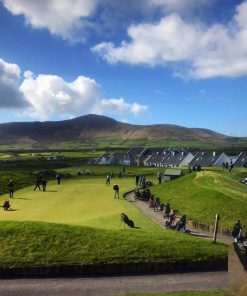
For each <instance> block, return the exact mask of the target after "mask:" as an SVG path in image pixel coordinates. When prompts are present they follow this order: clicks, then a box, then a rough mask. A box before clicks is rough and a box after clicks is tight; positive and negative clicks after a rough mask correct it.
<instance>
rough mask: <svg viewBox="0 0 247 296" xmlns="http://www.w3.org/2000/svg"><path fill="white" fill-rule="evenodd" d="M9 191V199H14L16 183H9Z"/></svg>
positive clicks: (10, 181)
mask: <svg viewBox="0 0 247 296" xmlns="http://www.w3.org/2000/svg"><path fill="white" fill-rule="evenodd" d="M8 189H9V197H10V198H12V197H14V182H13V180H11V179H10V180H9V182H8Z"/></svg>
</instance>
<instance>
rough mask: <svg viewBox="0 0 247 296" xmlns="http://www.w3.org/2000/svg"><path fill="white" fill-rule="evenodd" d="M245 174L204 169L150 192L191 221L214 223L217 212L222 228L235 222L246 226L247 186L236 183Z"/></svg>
mask: <svg viewBox="0 0 247 296" xmlns="http://www.w3.org/2000/svg"><path fill="white" fill-rule="evenodd" d="M246 175H247V170H246V169H245V170H244V169H235V170H234V171H232V172H229V171H223V170H222V169H218V170H216V169H214V170H205V171H202V172H196V173H191V174H187V175H185V176H183V177H181V178H179V179H177V180H174V181H171V182H167V183H163V184H160V185H158V186H155V187H153V188H152V189H151V191H152V193H153V194H154V195H158V196H159V197H160V198H161V200H162V201H163V202H169V203H170V204H171V207H172V208H173V209H177V210H178V211H179V213H181V214H187V215H188V217H189V218H191V219H193V220H196V221H200V222H204V223H209V224H213V223H214V219H215V214H216V213H219V214H220V217H221V219H220V226H221V227H232V226H233V224H234V222H235V220H236V219H240V220H241V222H242V224H244V225H247V216H246V213H247V186H246V185H244V184H242V183H240V182H239V180H240V179H242V178H243V177H246Z"/></svg>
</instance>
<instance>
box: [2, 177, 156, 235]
mask: <svg viewBox="0 0 247 296" xmlns="http://www.w3.org/2000/svg"><path fill="white" fill-rule="evenodd" d="M116 182H118V184H119V186H120V199H114V198H113V196H114V191H113V189H112V185H113V184H112V185H111V186H106V185H105V179H104V178H99V177H87V178H82V179H79V178H77V179H69V180H63V181H62V184H61V185H57V184H56V183H55V181H50V182H48V185H47V191H46V192H42V191H35V192H34V191H33V187H26V188H24V189H21V190H19V191H17V192H16V193H15V197H14V199H12V200H11V201H10V202H11V206H12V208H13V210H14V211H3V213H2V215H1V216H0V220H1V221H4V220H5V221H9V220H16V221H17V220H18V221H46V222H56V223H65V224H75V225H84V226H90V227H95V228H107V229H119V224H120V223H119V222H120V218H119V215H120V214H121V213H122V212H125V213H127V214H128V216H129V217H130V218H132V217H134V218H135V219H134V220H135V223H136V224H138V226H139V227H141V228H144V229H150V228H157V227H158V226H157V225H156V224H154V223H152V222H151V221H150V220H149V219H148V218H146V217H145V216H144V215H143V214H142V213H141V212H140V211H138V210H137V209H135V208H134V207H133V206H132V205H131V204H130V203H128V202H127V201H126V200H125V199H124V198H123V197H122V196H121V195H122V194H123V193H124V192H125V191H128V190H129V189H131V188H133V185H132V184H133V179H131V178H122V179H120V180H119V179H116ZM7 197H8V195H7V194H5V195H3V196H2V197H1V200H0V202H1V204H2V203H3V200H4V199H5V198H7Z"/></svg>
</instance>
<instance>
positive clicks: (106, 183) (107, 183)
mask: <svg viewBox="0 0 247 296" xmlns="http://www.w3.org/2000/svg"><path fill="white" fill-rule="evenodd" d="M110 183H111V177H110V175H109V174H107V175H106V177H105V185H110Z"/></svg>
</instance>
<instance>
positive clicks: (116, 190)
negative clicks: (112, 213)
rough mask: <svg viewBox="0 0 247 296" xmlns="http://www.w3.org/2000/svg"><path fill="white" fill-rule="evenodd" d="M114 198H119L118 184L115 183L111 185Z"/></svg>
mask: <svg viewBox="0 0 247 296" xmlns="http://www.w3.org/2000/svg"><path fill="white" fill-rule="evenodd" d="M113 190H114V198H119V186H118V185H117V184H114V185H113Z"/></svg>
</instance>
